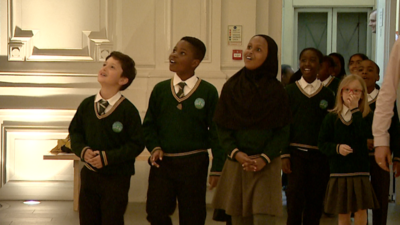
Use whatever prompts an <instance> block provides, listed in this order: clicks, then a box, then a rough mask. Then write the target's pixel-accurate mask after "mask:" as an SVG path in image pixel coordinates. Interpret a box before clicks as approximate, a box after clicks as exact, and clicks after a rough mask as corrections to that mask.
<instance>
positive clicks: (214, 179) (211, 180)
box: [208, 176, 219, 190]
mask: <svg viewBox="0 0 400 225" xmlns="http://www.w3.org/2000/svg"><path fill="white" fill-rule="evenodd" d="M218 181H219V176H210V177H209V178H208V184H210V190H212V189H213V188H215V187H216V186H217V184H218Z"/></svg>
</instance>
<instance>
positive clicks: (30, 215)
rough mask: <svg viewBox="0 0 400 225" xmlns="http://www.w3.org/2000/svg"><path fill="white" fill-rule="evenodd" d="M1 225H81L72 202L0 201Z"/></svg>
mask: <svg viewBox="0 0 400 225" xmlns="http://www.w3.org/2000/svg"><path fill="white" fill-rule="evenodd" d="M0 204H2V205H3V207H2V208H0V225H5V224H7V225H10V224H11V225H27V224H40V225H78V224H79V220H78V213H77V212H74V211H73V210H72V201H43V202H42V203H41V204H39V205H34V206H28V205H24V204H23V203H22V202H21V201H1V202H0ZM211 215H212V209H211V208H209V209H208V215H207V221H206V224H207V225H223V224H224V223H221V222H215V221H212V220H211ZM145 217H146V214H145V205H144V204H142V203H129V205H128V209H127V212H126V214H125V224H126V225H142V224H143V225H146V224H148V222H147V221H146V219H145ZM277 219H278V220H277V225H281V224H282V225H283V224H285V221H286V217H285V216H283V217H279V218H277ZM173 220H174V224H178V217H177V213H176V214H174V216H173ZM388 220H389V222H388V225H398V224H400V205H394V204H393V203H391V204H390V206H389V219H388ZM333 224H335V225H336V224H337V220H336V218H322V219H321V225H333Z"/></svg>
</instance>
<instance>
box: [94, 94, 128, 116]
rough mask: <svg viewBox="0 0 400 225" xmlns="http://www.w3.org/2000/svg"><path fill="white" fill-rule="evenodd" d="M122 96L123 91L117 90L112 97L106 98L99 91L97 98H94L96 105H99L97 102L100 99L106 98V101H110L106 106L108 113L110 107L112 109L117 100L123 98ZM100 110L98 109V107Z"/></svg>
mask: <svg viewBox="0 0 400 225" xmlns="http://www.w3.org/2000/svg"><path fill="white" fill-rule="evenodd" d="M121 96H122V94H121V92H117V94H115V95H114V96H112V97H111V98H109V99H104V98H103V97H101V95H100V91H99V92H98V93H97V95H96V98H95V99H94V103H95V104H96V105H98V104H97V102H98V101H100V100H101V99H104V100H106V101H108V104H109V105H108V106H107V108H106V111H105V112H106V113H107V112H108V111H110V109H112V107H113V106H114V105H115V103H117V101H118V100H119V99H120V98H121ZM97 110H98V109H97Z"/></svg>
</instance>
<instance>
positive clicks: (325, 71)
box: [318, 62, 333, 81]
mask: <svg viewBox="0 0 400 225" xmlns="http://www.w3.org/2000/svg"><path fill="white" fill-rule="evenodd" d="M332 73H333V67H331V66H330V64H329V63H328V62H322V64H321V68H320V69H319V72H318V79H320V80H321V81H324V80H326V79H327V78H328V77H329V76H330V75H331V74H332Z"/></svg>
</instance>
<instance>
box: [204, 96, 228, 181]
mask: <svg viewBox="0 0 400 225" xmlns="http://www.w3.org/2000/svg"><path fill="white" fill-rule="evenodd" d="M209 102H210V106H211V107H209V108H208V113H207V114H208V115H207V122H208V127H209V131H208V137H209V141H210V144H211V152H212V156H213V160H212V166H211V173H210V175H220V172H221V171H222V167H223V166H224V163H225V159H226V156H225V152H224V150H223V149H222V146H221V144H220V142H219V139H218V133H217V126H216V124H215V123H214V121H213V117H214V112H215V108H216V107H217V103H218V92H217V89H215V88H214V90H213V92H211V97H210V101H209Z"/></svg>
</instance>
